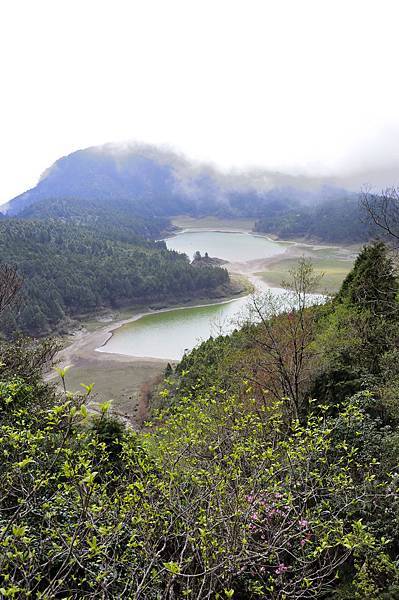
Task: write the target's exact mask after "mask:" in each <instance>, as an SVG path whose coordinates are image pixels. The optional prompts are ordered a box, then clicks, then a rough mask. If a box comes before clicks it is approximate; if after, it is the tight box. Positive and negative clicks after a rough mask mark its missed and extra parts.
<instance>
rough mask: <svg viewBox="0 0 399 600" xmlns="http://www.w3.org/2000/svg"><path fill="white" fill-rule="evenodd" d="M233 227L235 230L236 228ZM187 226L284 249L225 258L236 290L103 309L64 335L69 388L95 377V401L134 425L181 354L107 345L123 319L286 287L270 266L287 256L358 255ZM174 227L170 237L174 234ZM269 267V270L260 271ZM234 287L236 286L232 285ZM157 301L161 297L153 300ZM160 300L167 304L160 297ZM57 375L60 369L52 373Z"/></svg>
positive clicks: (334, 248)
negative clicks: (109, 404)
mask: <svg viewBox="0 0 399 600" xmlns="http://www.w3.org/2000/svg"><path fill="white" fill-rule="evenodd" d="M233 229H234V231H233ZM183 231H190V232H201V231H219V232H220V233H246V234H248V235H253V236H254V237H261V238H264V239H267V240H270V241H273V242H276V241H277V242H278V243H279V245H280V244H281V246H280V247H281V252H279V253H278V254H275V255H274V256H269V257H265V258H256V259H252V260H249V261H244V262H238V261H236V262H226V264H225V265H224V267H225V268H226V269H227V270H228V272H229V274H230V277H231V280H232V282H233V284H234V283H235V285H236V287H237V290H238V291H237V293H236V294H233V293H232V294H231V295H226V296H222V297H219V298H217V297H215V298H210V297H205V298H203V299H202V300H201V299H200V300H198V299H197V300H195V299H191V300H189V301H186V302H184V303H172V304H170V305H168V303H167V301H165V302H164V303H163V306H162V305H161V306H160V307H159V308H154V307H150V306H148V305H143V306H136V307H131V308H130V309H129V308H124V309H120V311H118V312H113V314H112V313H110V312H109V313H108V318H107V314H106V313H105V314H104V313H103V314H102V315H99V314H98V315H97V316H96V317H95V316H93V317H91V318H90V317H88V318H86V319H82V320H81V321H80V329H75V331H74V332H70V333H69V335H68V336H66V337H64V343H65V346H64V348H63V349H62V350H61V351H60V352H59V353H58V356H57V358H58V361H59V364H60V366H62V367H65V366H72V367H73V368H71V370H70V371H68V374H67V376H66V380H67V386H68V389H71V391H77V390H79V389H80V387H79V386H80V382H81V381H86V383H90V382H91V381H94V382H96V387H95V391H97V392H96V393H95V394H94V397H93V399H92V400H91V405H93V406H94V407H95V406H96V402H97V400H96V397H99V398H101V399H102V400H108V399H109V398H115V406H114V409H113V412H115V414H119V415H120V416H123V417H124V418H126V419H129V420H130V421H131V423H132V424H133V425H138V424H140V423H142V422H143V418H142V415H143V414H145V412H146V410H145V407H148V404H149V398H150V397H151V390H152V389H153V388H154V386H155V385H158V384H159V383H160V382H161V381H162V377H163V372H164V371H165V368H166V366H167V364H168V363H171V364H172V365H175V364H177V363H178V360H176V359H166V358H162V359H160V358H156V357H151V356H131V355H128V354H120V353H114V352H108V351H107V347H106V346H107V343H108V342H109V340H110V339H111V338H112V336H113V335H114V333H115V331H116V330H117V329H119V328H121V327H123V326H124V325H127V324H129V323H132V322H135V321H138V320H139V319H141V318H143V317H145V316H149V315H156V314H161V313H164V312H170V311H175V310H183V309H186V308H201V307H205V306H215V305H219V304H220V305H224V304H229V303H232V302H234V301H236V300H238V299H240V298H243V297H244V298H246V297H249V296H250V294H251V293H252V292H253V291H254V290H256V289H258V290H259V291H264V290H265V289H266V288H281V287H282V286H281V281H282V279H281V280H280V282H279V283H276V281H273V278H271V279H270V280H268V279H267V271H268V270H269V271H270V272H271V271H272V267H273V265H276V264H277V265H278V263H281V264H282V265H284V263H285V264H287V261H295V260H296V259H298V258H300V257H301V256H304V255H305V256H309V257H311V258H313V259H315V258H319V259H325V260H328V259H329V255H331V254H333V255H334V254H336V258H339V259H341V260H348V259H349V258H350V255H353V253H354V248H353V246H352V248H349V247H345V246H339V245H322V244H317V245H316V244H309V243H303V242H301V241H299V240H288V241H286V240H274V239H273V238H271V237H270V236H268V235H266V234H265V235H263V234H258V233H256V232H251V231H249V230H248V229H246V230H245V229H242V228H240V227H237V228H233V227H230V228H229V230H228V231H227V230H226V229H221V228H218V227H217V226H216V227H201V228H198V227H197V228H195V227H192V228H187V227H186V228H184V230H183V228H181V230H180V231H179V233H182V232H183ZM176 235H178V234H177V233H173V234H172V236H171V237H175V236H176ZM323 250H324V251H325V253H324V254H323ZM261 271H265V273H264V274H263V273H261ZM233 287H234V286H233ZM153 304H155V305H156V303H153ZM159 304H162V303H161V302H159ZM49 378H50V379H55V378H56V374H55V373H54V374H53V375H50V376H49Z"/></svg>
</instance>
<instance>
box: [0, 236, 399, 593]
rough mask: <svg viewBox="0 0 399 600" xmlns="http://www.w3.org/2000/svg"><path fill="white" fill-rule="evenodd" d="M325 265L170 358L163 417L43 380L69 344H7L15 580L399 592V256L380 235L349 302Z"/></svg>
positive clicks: (12, 586) (360, 264)
mask: <svg viewBox="0 0 399 600" xmlns="http://www.w3.org/2000/svg"><path fill="white" fill-rule="evenodd" d="M199 270H201V269H199ZM312 283H314V279H313V276H312V273H311V269H310V267H309V264H308V263H306V262H302V263H301V264H300V266H299V269H298V270H297V271H295V272H294V273H293V277H292V294H293V297H296V299H297V305H296V309H295V310H291V309H288V310H286V312H285V313H281V311H279V312H275V311H274V310H272V308H270V307H271V301H272V299H271V298H268V297H266V298H264V299H263V300H262V301H260V300H255V305H254V306H255V310H259V311H261V316H262V317H263V320H262V319H260V320H259V319H257V320H256V321H255V320H253V319H252V316H251V315H253V312H250V313H249V318H248V320H247V322H245V323H244V326H243V328H242V329H240V331H237V332H235V333H234V334H233V335H232V336H230V337H220V338H217V339H211V340H209V341H208V342H206V343H204V344H202V345H201V346H199V348H198V349H196V350H195V351H193V352H192V353H190V354H189V355H188V356H186V357H185V358H184V360H183V361H182V363H181V364H180V365H179V366H178V368H177V369H176V370H175V371H173V370H172V369H171V368H170V367H169V368H168V369H167V378H166V380H165V383H164V385H163V386H162V389H161V391H160V394H159V395H160V401H159V406H160V409H159V411H158V412H156V413H155V414H154V416H153V423H152V425H151V424H149V427H148V428H147V430H146V431H144V432H134V431H132V430H130V429H127V428H125V427H124V426H123V425H122V424H121V423H119V422H118V421H117V420H115V419H114V418H113V417H112V416H111V415H110V414H109V404H108V403H104V404H103V405H102V408H101V410H102V414H101V416H99V417H93V416H92V415H91V414H90V412H89V410H88V409H87V403H88V401H89V399H90V394H91V389H92V386H91V385H87V386H84V393H82V394H81V395H79V394H78V395H76V394H75V395H72V394H69V393H68V392H67V390H64V393H63V394H61V395H60V394H57V393H56V392H55V391H54V389H52V387H51V386H49V385H48V384H45V383H43V381H42V379H41V377H40V373H39V371H40V368H39V366H40V362H43V363H46V362H48V361H49V360H51V356H52V349H51V348H52V346H51V343H50V342H41V343H36V345H35V346H33V347H30V345H29V343H23V342H20V343H19V345H14V344H10V343H3V345H2V347H1V348H0V355H1V362H2V364H1V366H0V406H1V411H0V452H1V456H2V461H1V463H0V481H1V497H0V545H1V547H2V552H0V594H1V595H2V596H3V597H9V598H24V597H31V598H43V599H44V598H47V599H49V598H76V599H78V598H134V599H137V600H141V599H143V600H158V599H162V598H163V599H165V600H172V599H174V600H175V599H177V598H179V599H180V598H190V599H198V600H202V599H213V598H215V599H216V598H219V599H220V600H221V599H227V598H233V599H239V600H246V599H249V600H251V599H253V600H255V599H256V598H270V599H276V600H277V599H279V600H280V599H281V600H282V599H284V598H329V599H333V598H334V599H336V600H338V599H339V600H352V599H353V598H355V599H358V600H361V599H364V600H366V599H380V598H382V599H384V598H386V599H391V598H396V597H398V595H399V567H398V558H399V542H398V540H399V489H398V483H399V479H398V464H397V461H398V459H397V457H398V450H399V410H398V408H399V400H398V398H399V369H398V366H397V365H398V361H397V357H398V345H397V344H398V339H399V336H398V333H399V314H398V310H397V298H396V295H397V280H396V273H395V271H394V265H393V262H392V260H391V258H390V256H389V255H388V252H387V249H386V248H385V246H383V245H382V244H374V245H372V246H370V247H367V248H365V249H364V251H363V252H362V253H361V254H360V256H359V258H358V260H357V262H356V264H355V266H354V270H353V272H352V273H351V274H350V275H349V276H348V278H347V280H346V281H345V283H344V286H343V288H342V290H341V293H340V294H339V295H338V296H337V298H336V299H334V300H333V301H331V302H328V303H326V304H325V305H320V306H312V307H309V304H308V302H306V296H307V294H308V293H309V292H310V289H311V285H312ZM377 333H378V335H377ZM272 341H273V343H272ZM44 344H47V346H44ZM374 344H378V349H377V354H378V360H375V356H374V358H373V355H375V354H376V352H375V348H374V347H373V345H374ZM35 357H41V358H40V359H39V360H38V361H37V360H35ZM60 377H61V380H62V381H63V382H64V381H65V372H64V371H60ZM279 390H280V391H279ZM284 390H286V391H285V392H284ZM305 399H306V400H307V401H305Z"/></svg>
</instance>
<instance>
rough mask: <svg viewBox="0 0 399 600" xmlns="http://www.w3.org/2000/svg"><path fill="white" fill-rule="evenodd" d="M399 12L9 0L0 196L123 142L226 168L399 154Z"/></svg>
mask: <svg viewBox="0 0 399 600" xmlns="http://www.w3.org/2000/svg"><path fill="white" fill-rule="evenodd" d="M398 22H399V2H398V1H397V0H392V1H389V0H374V1H369V0H137V1H136V0H1V1H0V82H1V93H0V169H1V170H0V202H5V201H7V200H9V199H10V198H11V197H13V196H14V195H16V194H18V193H20V192H22V191H24V190H25V189H27V188H28V187H32V186H33V185H34V184H35V183H36V181H37V179H38V177H39V175H40V173H41V172H42V171H43V170H44V169H45V168H47V167H48V166H49V165H50V164H51V163H52V162H53V161H54V160H56V159H57V158H59V157H60V156H62V155H64V154H67V153H69V152H72V151H74V150H76V149H78V148H81V147H85V146H89V145H93V144H102V143H105V142H111V141H122V140H132V141H135V140H137V141H141V142H149V143H157V144H158V143H160V144H167V145H169V146H171V147H172V148H176V149H178V150H180V151H183V152H184V153H186V154H187V155H188V156H189V157H192V158H196V159H201V160H206V161H213V162H215V163H216V164H218V165H219V166H222V167H230V166H235V167H246V166H264V167H267V168H277V169H281V170H283V171H294V172H298V171H300V172H302V171H303V172H307V173H310V174H313V173H314V174H316V173H334V172H347V171H351V170H355V171H356V170H358V169H359V170H362V169H364V168H366V169H367V168H370V169H371V168H377V169H378V168H380V167H384V166H387V167H396V165H399V77H398V59H399V35H398ZM398 180H399V169H398Z"/></svg>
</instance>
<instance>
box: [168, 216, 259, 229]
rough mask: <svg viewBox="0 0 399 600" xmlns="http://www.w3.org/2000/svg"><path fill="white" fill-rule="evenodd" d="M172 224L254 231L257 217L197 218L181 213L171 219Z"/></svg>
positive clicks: (199, 227)
mask: <svg viewBox="0 0 399 600" xmlns="http://www.w3.org/2000/svg"><path fill="white" fill-rule="evenodd" d="M171 221H172V224H173V225H175V226H176V227H181V228H182V229H213V230H215V231H252V229H253V226H254V224H255V219H228V218H220V217H212V216H210V217H201V218H199V219H196V218H194V217H188V216H186V215H179V216H176V217H173V218H172V219H171Z"/></svg>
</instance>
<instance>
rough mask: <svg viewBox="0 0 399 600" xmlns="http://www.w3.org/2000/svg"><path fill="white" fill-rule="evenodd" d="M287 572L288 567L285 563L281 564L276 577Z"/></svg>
mask: <svg viewBox="0 0 399 600" xmlns="http://www.w3.org/2000/svg"><path fill="white" fill-rule="evenodd" d="M286 571H288V567H286V566H285V564H284V563H280V564H279V565H278V567H277V569H276V575H282V574H283V573H285V572H286Z"/></svg>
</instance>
